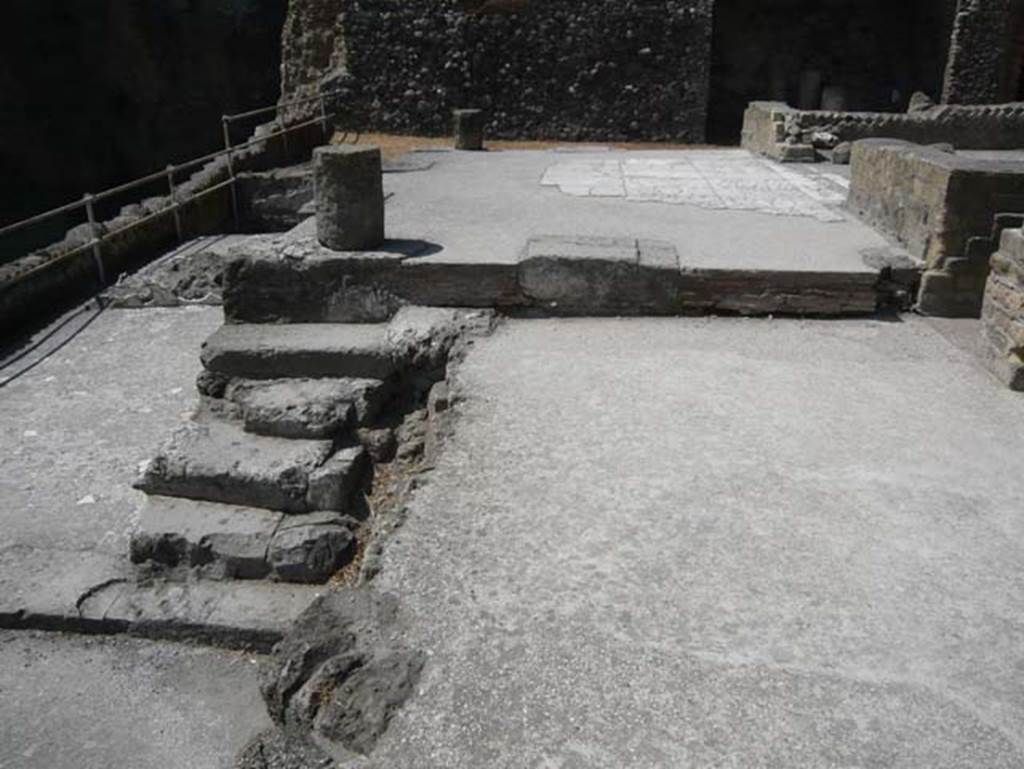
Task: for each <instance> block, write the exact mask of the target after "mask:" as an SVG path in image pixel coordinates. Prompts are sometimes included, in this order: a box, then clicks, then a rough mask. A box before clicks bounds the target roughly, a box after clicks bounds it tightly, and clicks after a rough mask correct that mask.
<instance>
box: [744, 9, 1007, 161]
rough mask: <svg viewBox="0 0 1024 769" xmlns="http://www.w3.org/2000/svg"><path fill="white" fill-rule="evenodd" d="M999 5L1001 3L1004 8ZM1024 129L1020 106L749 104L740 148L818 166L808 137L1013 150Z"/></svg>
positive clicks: (745, 114)
mask: <svg viewBox="0 0 1024 769" xmlns="http://www.w3.org/2000/svg"><path fill="white" fill-rule="evenodd" d="M1002 1H1003V0H1000V2H1002ZM1022 129H1024V108H1022V107H1021V105H1020V104H1017V103H1011V104H998V103H992V104H981V105H978V106H964V105H962V104H943V105H942V106H941V107H938V108H935V109H930V110H927V111H924V112H914V113H911V114H899V113H895V112H830V111H825V110H798V109H793V108H792V107H790V106H789V105H787V104H784V103H782V102H764V101H755V102H751V103H750V104H749V106H748V107H747V110H746V112H745V113H744V116H743V142H742V144H743V147H744V148H745V149H748V150H750V151H751V152H756V153H759V154H762V155H767V156H768V157H771V158H774V159H776V160H780V161H782V162H807V163H812V162H814V161H815V160H816V156H815V153H814V152H813V147H812V146H811V144H810V140H811V137H812V136H813V135H814V134H815V133H821V132H826V133H830V134H833V135H834V136H835V137H836V138H837V139H838V140H839V141H840V142H855V141H858V140H860V139H881V138H885V139H896V140H901V141H908V142H916V143H918V144H933V143H936V142H952V143H954V144H955V145H956V146H957V147H958V148H960V149H986V150H994V149H1017V148H1019V147H1020V132H1021V130H1022Z"/></svg>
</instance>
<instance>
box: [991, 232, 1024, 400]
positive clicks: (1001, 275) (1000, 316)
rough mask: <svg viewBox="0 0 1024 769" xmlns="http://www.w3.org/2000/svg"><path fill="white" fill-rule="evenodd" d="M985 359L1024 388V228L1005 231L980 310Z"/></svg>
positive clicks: (995, 370) (1005, 381)
mask: <svg viewBox="0 0 1024 769" xmlns="http://www.w3.org/2000/svg"><path fill="white" fill-rule="evenodd" d="M981 323H982V329H983V331H984V335H985V350H986V356H985V357H986V363H987V365H988V367H989V370H990V371H991V372H992V373H993V374H994V375H995V376H996V378H997V379H999V381H1001V382H1003V384H1005V385H1006V386H1007V387H1009V388H1010V389H1011V390H1018V391H1024V230H1019V229H1016V230H1006V231H1004V232H1003V236H1002V239H1001V241H1000V246H999V250H998V251H997V252H996V253H995V254H993V256H992V270H991V272H990V273H989V277H988V282H987V283H986V285H985V299H984V303H983V305H982V310H981Z"/></svg>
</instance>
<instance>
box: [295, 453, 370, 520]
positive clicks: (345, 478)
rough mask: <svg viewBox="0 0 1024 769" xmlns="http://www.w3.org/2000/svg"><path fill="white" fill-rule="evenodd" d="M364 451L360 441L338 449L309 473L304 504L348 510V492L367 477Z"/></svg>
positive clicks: (312, 508)
mask: <svg viewBox="0 0 1024 769" xmlns="http://www.w3.org/2000/svg"><path fill="white" fill-rule="evenodd" d="M368 469H369V467H368V462H367V458H366V452H365V451H364V449H363V447H362V446H360V445H356V446H347V447H345V448H341V449H338V450H337V451H336V452H335V453H334V454H333V455H332V456H331V457H330V458H329V459H327V461H325V462H324V463H323V464H322V465H320V467H318V468H316V469H315V470H313V471H312V472H311V473H310V474H309V489H308V490H307V492H306V504H307V505H308V509H310V510H342V511H347V510H349V508H350V506H351V502H352V495H353V494H355V492H356V491H357V490H358V489H359V487H360V484H362V483H364V482H365V481H367V480H368V478H367V471H368Z"/></svg>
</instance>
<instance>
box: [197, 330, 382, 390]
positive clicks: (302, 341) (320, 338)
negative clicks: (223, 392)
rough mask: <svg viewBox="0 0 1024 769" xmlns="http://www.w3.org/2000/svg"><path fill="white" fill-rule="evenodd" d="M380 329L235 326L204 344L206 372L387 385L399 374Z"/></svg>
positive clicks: (252, 376)
mask: <svg viewBox="0 0 1024 769" xmlns="http://www.w3.org/2000/svg"><path fill="white" fill-rule="evenodd" d="M386 330H387V324H384V323H351V324H350V323H295V324H263V323H255V324H251V323H238V324H226V325H224V326H221V327H220V328H219V329H218V330H217V331H215V332H214V333H213V335H212V336H211V337H210V338H209V339H207V340H206V342H204V343H203V349H202V353H201V356H200V357H201V358H202V361H203V365H204V366H206V368H207V369H209V370H210V371H214V372H217V373H220V374H226V375H228V376H237V377H249V378H252V379H278V378H283V377H294V378H312V379H317V378H326V377H358V378H368V379H387V378H388V377H389V376H390V375H391V374H393V373H394V372H395V370H396V368H397V365H396V361H395V359H394V356H393V354H392V350H391V347H390V345H389V344H388V341H387V336H386Z"/></svg>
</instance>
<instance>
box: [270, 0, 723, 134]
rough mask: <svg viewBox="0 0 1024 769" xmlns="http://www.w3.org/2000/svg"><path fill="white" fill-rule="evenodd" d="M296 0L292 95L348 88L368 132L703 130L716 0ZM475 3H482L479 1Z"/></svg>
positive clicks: (287, 39) (287, 73) (287, 78)
mask: <svg viewBox="0 0 1024 769" xmlns="http://www.w3.org/2000/svg"><path fill="white" fill-rule="evenodd" d="M465 5H466V3H462V4H461V7H460V3H458V2H456V1H455V0H292V2H291V8H290V11H289V20H288V22H287V23H286V28H285V35H284V57H285V61H284V91H285V94H286V95H290V94H295V93H306V92H310V91H311V90H313V91H315V85H316V83H317V82H318V81H320V80H324V82H325V83H326V84H327V86H328V87H339V86H340V87H343V88H344V89H345V90H346V96H345V98H344V99H342V106H344V107H345V108H346V109H347V110H348V118H347V120H348V122H349V123H350V124H351V125H352V126H353V127H358V128H361V129H364V130H386V131H394V132H402V133H425V134H441V133H444V132H447V131H448V130H449V129H450V123H451V110H452V109H453V108H457V107H479V108H482V109H484V110H486V111H487V114H488V121H489V122H488V134H489V135H491V136H500V137H507V138H565V139H594V140H618V139H648V140H669V139H670V140H676V141H693V142H696V141H702V140H703V138H704V124H705V120H706V103H707V95H708V80H709V69H710V36H711V5H712V0H594V1H593V2H586V3H584V2H579V0H533V2H532V3H531V2H528V1H527V0H489V2H486V3H484V7H483V8H482V12H481V13H474V12H466V11H465V10H463V7H464V6H465ZM477 5H479V3H477Z"/></svg>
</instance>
